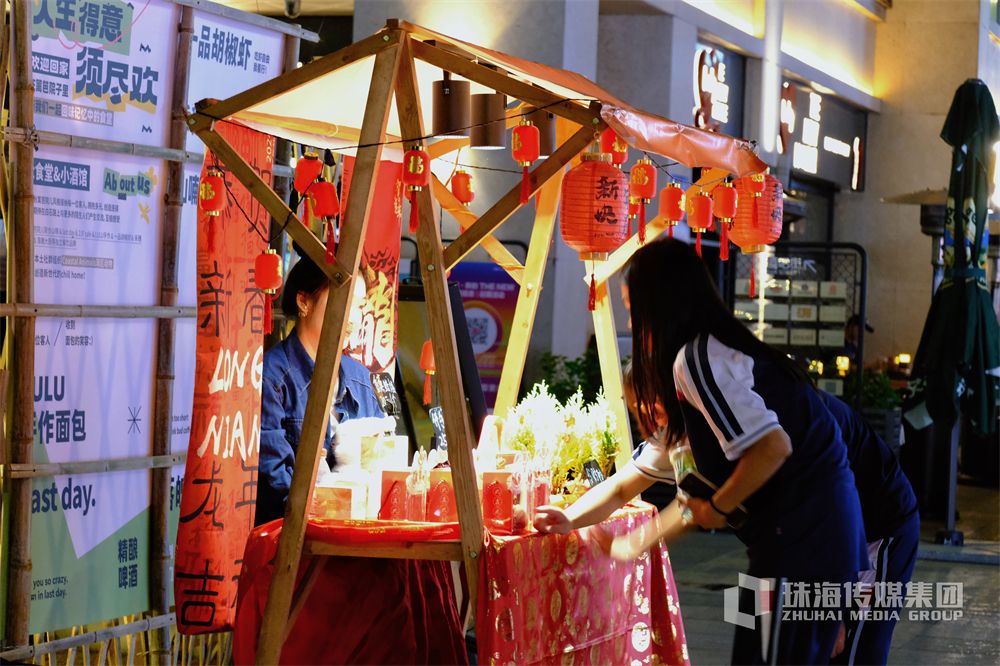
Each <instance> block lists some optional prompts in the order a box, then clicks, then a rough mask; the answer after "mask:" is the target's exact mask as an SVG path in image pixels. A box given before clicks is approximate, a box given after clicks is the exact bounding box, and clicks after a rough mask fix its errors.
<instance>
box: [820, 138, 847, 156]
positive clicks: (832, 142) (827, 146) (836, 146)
mask: <svg viewBox="0 0 1000 666" xmlns="http://www.w3.org/2000/svg"><path fill="white" fill-rule="evenodd" d="M823 150H825V151H827V152H829V153H833V154H835V155H840V156H841V157H850V156H851V147H850V146H848V145H847V144H846V143H844V142H843V141H840V140H839V139H834V138H833V137H832V136H824V137H823Z"/></svg>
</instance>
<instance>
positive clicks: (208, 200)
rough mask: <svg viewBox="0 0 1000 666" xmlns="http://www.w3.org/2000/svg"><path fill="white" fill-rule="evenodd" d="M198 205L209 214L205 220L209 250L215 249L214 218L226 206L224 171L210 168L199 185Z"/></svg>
mask: <svg viewBox="0 0 1000 666" xmlns="http://www.w3.org/2000/svg"><path fill="white" fill-rule="evenodd" d="M198 207H199V208H200V209H201V210H202V212H204V213H205V215H208V216H209V219H207V220H206V221H205V223H206V224H207V225H208V229H207V231H206V236H207V239H206V241H207V245H208V251H209V252H213V251H214V250H215V222H213V220H212V218H214V217H218V216H219V214H220V213H221V212H222V209H223V208H225V207H226V181H225V180H224V179H223V177H222V173H221V172H219V171H216V170H214V169H209V170H208V173H206V174H205V177H204V178H202V179H201V184H200V185H199V186H198Z"/></svg>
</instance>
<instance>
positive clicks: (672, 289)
mask: <svg viewBox="0 0 1000 666" xmlns="http://www.w3.org/2000/svg"><path fill="white" fill-rule="evenodd" d="M625 285H626V286H627V287H628V295H629V304H630V308H631V316H632V373H633V385H634V388H635V392H636V398H637V401H638V403H639V418H640V419H642V421H643V425H644V426H645V428H646V430H647V431H649V432H656V430H657V426H656V423H655V421H654V420H653V418H654V416H653V415H654V414H655V411H654V405H655V404H656V401H657V400H660V402H661V403H662V404H663V407H664V409H665V411H666V413H667V419H668V423H667V438H666V440H667V443H668V444H670V443H673V442H674V441H676V440H677V438H678V437H680V436H681V435H682V434H683V433H684V420H683V416H682V415H681V408H680V403H679V402H678V400H677V389H676V386H675V384H674V372H673V366H674V359H675V358H676V357H677V354H678V352H680V350H681V348H682V347H684V345H685V344H687V343H688V342H691V341H692V340H694V339H695V338H696V337H697V336H698V335H707V334H711V335H714V336H715V337H716V338H717V339H718V340H719V342H721V343H722V344H724V345H726V346H728V347H732V348H733V349H737V350H739V351H741V352H743V353H745V354H748V355H750V356H751V357H753V358H756V359H768V360H770V361H771V362H773V363H774V364H775V365H776V366H777V367H778V368H779V369H780V370H781V371H782V372H783V373H784V374H786V375H788V376H789V377H790V378H791V379H793V380H801V381H805V382H807V383H810V384H811V380H810V378H809V375H808V374H806V372H805V370H803V369H802V368H800V367H799V366H798V365H796V364H795V363H794V362H793V361H792V360H791V359H789V358H788V357H787V356H786V355H785V354H783V353H781V352H780V351H778V350H777V349H775V348H774V347H772V346H770V345H768V344H766V343H764V342H761V341H760V340H758V339H757V338H756V337H754V335H753V333H751V332H750V330H749V329H747V328H746V326H744V325H743V324H742V323H740V321H739V320H738V319H736V318H735V317H734V316H733V314H732V312H730V310H729V308H728V307H727V306H726V304H725V303H724V302H723V300H722V297H721V296H719V291H718V290H717V289H716V288H715V283H714V282H712V278H711V277H710V276H709V274H708V269H707V268H706V266H705V263H704V262H703V261H702V260H701V257H699V256H698V254H697V253H696V252H695V251H694V249H693V248H692V247H691V246H690V245H688V244H687V243H683V242H681V241H679V240H675V239H673V238H663V239H660V240H656V241H653V242H651V243H647V244H646V245H645V246H643V247H641V248H640V249H639V250H637V251H636V253H635V254H634V255H632V258H631V259H630V260H629V262H628V264H627V265H626V266H625Z"/></svg>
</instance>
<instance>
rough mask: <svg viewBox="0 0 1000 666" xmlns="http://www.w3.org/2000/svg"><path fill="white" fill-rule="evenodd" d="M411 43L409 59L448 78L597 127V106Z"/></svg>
mask: <svg viewBox="0 0 1000 666" xmlns="http://www.w3.org/2000/svg"><path fill="white" fill-rule="evenodd" d="M411 41H412V42H413V55H414V57H416V58H419V59H421V60H423V61H424V62H426V63H428V64H431V65H434V66H435V67H440V68H441V69H444V70H447V71H449V72H451V73H452V74H458V75H459V76H461V77H463V78H466V79H469V80H470V81H475V82H476V83H480V84H482V85H484V86H486V87H487V88H492V89H493V90H496V91H497V92H501V93H503V94H505V95H507V96H508V97H514V98H516V99H519V100H521V101H522V102H527V103H529V104H531V105H532V106H535V107H538V108H543V107H544V108H545V110H546V111H549V112H551V113H554V114H556V115H557V116H562V117H563V118H566V119H567V120H572V121H573V122H574V123H576V124H578V125H583V126H584V127H590V126H594V125H596V124H597V123H595V122H594V119H595V118H597V119H598V120H600V117H601V108H600V104H597V106H596V107H593V106H590V107H588V106H585V105H583V104H581V103H580V102H575V101H570V100H568V99H566V98H565V97H561V96H559V95H555V94H553V93H550V92H549V91H547V90H545V89H544V88H539V87H538V86H534V85H532V84H530V83H525V82H523V81H519V80H517V79H515V78H514V77H512V76H509V75H507V74H501V73H500V72H498V71H496V70H495V69H490V68H489V67H485V66H483V65H480V64H478V63H475V62H472V61H471V60H466V59H465V58H463V57H461V56H458V55H455V54H453V53H449V52H448V51H445V50H444V49H439V48H437V47H436V46H431V45H430V44H427V43H425V42H421V41H419V40H416V39H411Z"/></svg>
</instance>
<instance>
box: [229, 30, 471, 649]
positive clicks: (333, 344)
mask: <svg viewBox="0 0 1000 666" xmlns="http://www.w3.org/2000/svg"><path fill="white" fill-rule="evenodd" d="M399 61H400V49H399V46H398V45H394V46H391V47H389V48H387V49H385V50H383V51H382V52H381V53H379V54H378V55H377V56H375V68H374V71H373V72H372V83H371V87H370V88H369V90H368V102H367V105H366V107H365V119H364V124H363V125H362V126H361V142H360V143H361V145H362V146H364V147H363V148H359V149H358V154H357V158H356V160H355V163H354V177H353V178H352V179H351V191H350V195H349V196H348V200H347V210H346V211H345V218H344V219H345V220H347V222H348V224H347V225H345V226H344V229H343V231H342V237H341V243H340V245H339V247H338V248H337V258H338V260H339V261H340V262H341V263H342V264H343V265H346V266H349V267H350V269H351V273H352V275H354V274H356V273H357V270H358V262H359V261H360V259H361V250H362V246H363V243H364V238H365V232H366V231H367V228H368V215H369V213H370V212H371V203H372V197H373V194H374V191H375V190H374V184H375V179H376V177H377V176H378V167H379V161H380V160H381V158H382V141H383V140H384V137H385V127H386V123H387V122H388V119H389V110H390V108H391V106H392V92H393V88H394V85H395V80H396V71H397V69H398V67H399ZM227 166H229V167H230V169H232V166H231V165H229V164H228V163H227ZM356 279H357V277H356V276H354V277H352V278H351V279H350V280H348V281H347V283H346V284H344V285H343V286H341V287H340V288H332V287H331V290H330V296H329V299H328V300H327V306H326V313H325V315H324V319H323V330H322V332H321V333H320V342H319V349H318V351H317V354H316V366H315V368H314V370H313V377H312V383H311V384H310V387H309V400H308V402H307V403H306V413H305V419H304V423H303V427H302V435H301V437H300V438H299V448H298V451H297V455H296V457H295V468H294V470H293V471H292V485H291V488H290V489H289V491H288V503H287V505H286V506H285V519H284V523H283V525H282V528H281V536H280V537H279V538H278V553H277V556H276V558H275V562H274V572H273V574H272V577H271V587H270V589H269V590H268V593H267V606H266V607H265V609H264V619H263V624H262V626H261V632H260V639H259V641H258V644H257V656H256V663H257V664H277V663H278V661H279V658H280V657H281V646H282V644H283V642H284V636H285V624H286V623H287V622H288V616H289V611H290V610H291V607H292V594H293V593H294V587H295V575H296V573H297V572H298V568H299V559H300V556H301V553H302V543H303V541H304V539H305V531H306V512H307V510H308V508H309V501H310V499H311V497H312V490H313V483H314V482H315V479H316V469H317V467H318V466H319V451H320V449H321V448H322V447H323V443H324V440H325V437H326V429H327V419H328V418H329V416H330V404H331V403H332V401H333V391H334V386H335V382H336V377H337V373H338V371H339V369H340V353H341V348H342V346H343V341H344V334H345V332H346V327H347V313H348V310H349V309H350V306H351V299H352V297H353V292H354V280H356ZM456 376H457V375H456Z"/></svg>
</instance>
